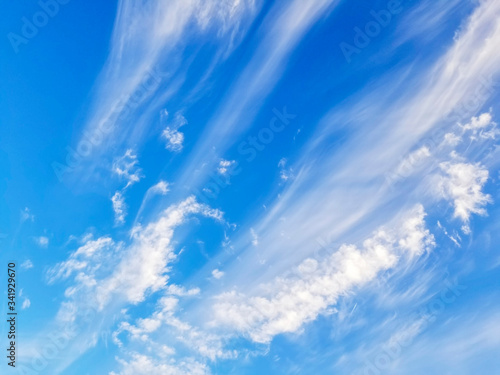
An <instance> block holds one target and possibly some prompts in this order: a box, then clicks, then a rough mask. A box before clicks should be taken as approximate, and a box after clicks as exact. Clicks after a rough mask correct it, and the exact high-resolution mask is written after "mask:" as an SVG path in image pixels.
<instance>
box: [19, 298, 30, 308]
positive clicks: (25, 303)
mask: <svg viewBox="0 0 500 375" xmlns="http://www.w3.org/2000/svg"><path fill="white" fill-rule="evenodd" d="M30 306H31V301H30V299H29V298H25V299H24V301H23V305H22V306H21V308H22V309H23V310H26V309H28V308H29V307H30Z"/></svg>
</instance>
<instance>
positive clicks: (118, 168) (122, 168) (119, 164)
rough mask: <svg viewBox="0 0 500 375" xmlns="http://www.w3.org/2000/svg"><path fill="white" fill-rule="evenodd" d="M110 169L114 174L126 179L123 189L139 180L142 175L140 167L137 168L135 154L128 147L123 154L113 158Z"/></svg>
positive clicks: (137, 162)
mask: <svg viewBox="0 0 500 375" xmlns="http://www.w3.org/2000/svg"><path fill="white" fill-rule="evenodd" d="M112 170H113V172H114V173H115V174H117V175H118V176H120V177H121V178H123V179H125V180H126V181H127V185H126V186H125V189H126V188H127V187H129V186H130V185H132V184H135V183H136V182H139V181H140V180H141V178H142V177H143V175H142V169H141V168H139V160H137V155H136V154H135V153H134V152H133V151H132V150H131V149H128V150H127V151H125V154H124V155H123V156H121V157H119V158H116V159H115V160H114V162H113V167H112Z"/></svg>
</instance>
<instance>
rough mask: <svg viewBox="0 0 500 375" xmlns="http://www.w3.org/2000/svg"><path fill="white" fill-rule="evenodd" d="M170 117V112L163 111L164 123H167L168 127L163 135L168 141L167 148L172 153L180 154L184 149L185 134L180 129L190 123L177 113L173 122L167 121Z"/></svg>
mask: <svg viewBox="0 0 500 375" xmlns="http://www.w3.org/2000/svg"><path fill="white" fill-rule="evenodd" d="M168 116H169V115H168V112H167V111H166V110H163V111H162V113H161V119H162V123H166V124H167V125H166V126H165V129H163V132H162V134H161V135H162V137H163V138H165V140H166V144H165V148H166V149H167V150H169V151H172V152H180V151H182V148H183V147H184V134H183V133H181V132H180V131H179V129H180V128H181V127H182V126H184V125H187V123H188V122H187V120H186V118H185V117H184V116H183V115H181V114H180V113H176V114H175V117H174V119H173V120H171V121H167V119H168Z"/></svg>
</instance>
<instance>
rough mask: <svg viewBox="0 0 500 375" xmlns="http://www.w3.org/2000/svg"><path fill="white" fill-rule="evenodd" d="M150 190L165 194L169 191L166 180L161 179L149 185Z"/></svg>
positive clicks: (154, 192)
mask: <svg viewBox="0 0 500 375" xmlns="http://www.w3.org/2000/svg"><path fill="white" fill-rule="evenodd" d="M150 191H151V193H153V194H160V195H165V194H167V193H168V191H169V185H168V182H166V181H163V180H162V181H160V182H158V183H157V184H156V185H153V186H151V187H150ZM146 194H147V193H146Z"/></svg>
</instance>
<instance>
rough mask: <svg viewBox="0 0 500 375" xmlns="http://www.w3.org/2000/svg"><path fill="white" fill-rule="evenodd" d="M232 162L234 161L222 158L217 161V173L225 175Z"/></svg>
mask: <svg viewBox="0 0 500 375" xmlns="http://www.w3.org/2000/svg"><path fill="white" fill-rule="evenodd" d="M234 163H236V161H235V160H224V159H222V160H221V161H220V162H219V167H218V168H217V172H219V174H221V175H223V176H224V175H226V174H227V172H228V171H229V169H230V168H231V167H232V166H233V165H234Z"/></svg>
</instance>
